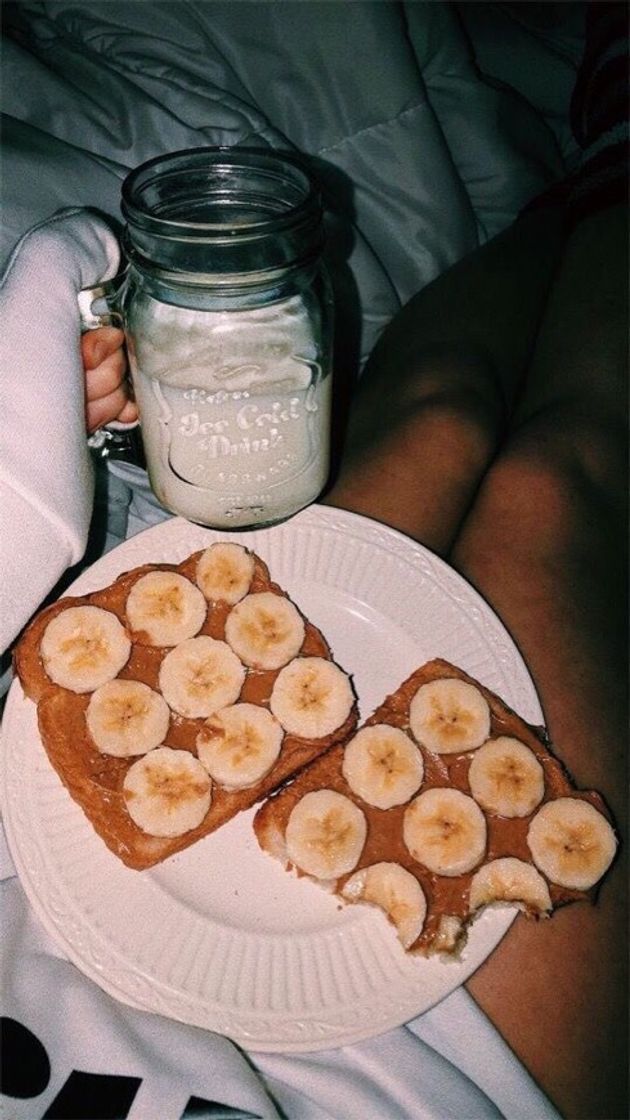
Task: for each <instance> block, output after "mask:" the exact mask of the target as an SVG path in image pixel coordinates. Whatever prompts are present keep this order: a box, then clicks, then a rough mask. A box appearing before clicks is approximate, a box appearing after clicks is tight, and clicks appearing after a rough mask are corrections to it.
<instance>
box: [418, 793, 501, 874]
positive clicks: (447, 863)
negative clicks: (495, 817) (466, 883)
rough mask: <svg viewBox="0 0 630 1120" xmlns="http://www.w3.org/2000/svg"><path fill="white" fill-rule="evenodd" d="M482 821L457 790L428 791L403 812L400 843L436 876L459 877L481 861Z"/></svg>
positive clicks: (478, 811)
mask: <svg viewBox="0 0 630 1120" xmlns="http://www.w3.org/2000/svg"><path fill="white" fill-rule="evenodd" d="M486 831H487V830H486V819H485V817H484V815H483V813H482V812H481V809H480V808H479V806H478V805H477V803H476V802H475V801H473V799H472V797H468V795H467V794H465V793H462V792H461V790H458V789H449V788H438V789H428V790H425V792H424V793H420V794H419V795H418V797H416V799H415V801H412V802H411V804H410V806H409V807H408V809H406V810H405V815H404V818H403V840H404V842H405V844H406V846H407V848H408V850H409V852H410V853H411V855H412V856H413V858H414V859H416V860H418V863H422V864H424V866H425V867H427V868H428V869H429V871H433V872H434V873H435V874H436V875H447V876H452V875H463V874H464V873H465V872H466V871H471V870H472V868H473V867H476V866H477V864H478V863H480V861H481V860H482V859H483V857H484V855H485V851H486Z"/></svg>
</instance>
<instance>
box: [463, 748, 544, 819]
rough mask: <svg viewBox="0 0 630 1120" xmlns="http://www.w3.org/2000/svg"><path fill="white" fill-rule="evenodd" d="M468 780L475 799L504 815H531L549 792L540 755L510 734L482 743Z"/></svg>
mask: <svg viewBox="0 0 630 1120" xmlns="http://www.w3.org/2000/svg"><path fill="white" fill-rule="evenodd" d="M468 783H469V785H470V792H471V793H472V795H473V797H474V799H475V801H477V802H478V803H479V805H481V806H482V808H484V809H486V810H487V811H488V812H489V813H498V815H499V816H500V817H527V816H528V815H529V814H530V813H532V812H533V811H534V809H535V808H536V806H537V805H540V802H541V801H542V799H543V797H544V794H545V773H544V770H543V768H542V766H541V764H540V762H539V761H538V759H537V758H536V755H535V754H534V752H533V751H532V750H530V748H529V747H526V746H525V743H521V741H520V739H513V738H511V737H510V736H508V735H501V736H500V737H499V738H498V739H489V740H488V742H486V743H484V744H483V745H482V746H481V747H479V749H478V750H477V751H476V752H475V754H474V755H473V758H472V762H471V764H470V769H469V771H468Z"/></svg>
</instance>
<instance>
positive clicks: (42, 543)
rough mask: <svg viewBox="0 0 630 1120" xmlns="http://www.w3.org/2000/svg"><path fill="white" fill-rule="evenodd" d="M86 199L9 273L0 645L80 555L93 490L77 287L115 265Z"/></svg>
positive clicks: (110, 241) (29, 237) (2, 376)
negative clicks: (84, 207) (85, 205)
mask: <svg viewBox="0 0 630 1120" xmlns="http://www.w3.org/2000/svg"><path fill="white" fill-rule="evenodd" d="M119 257H120V253H119V246H118V241H117V238H116V236H115V234H114V232H113V231H112V230H111V229H110V228H109V226H108V225H106V224H105V222H104V221H103V220H102V219H101V218H100V217H98V216H97V215H95V214H94V213H92V212H91V211H88V210H79V209H70V210H63V211H60V212H59V213H57V214H55V215H54V216H53V217H52V218H50V219H48V220H47V221H45V222H43V223H41V224H40V225H38V226H35V227H34V228H33V229H31V230H29V232H28V233H26V234H25V235H24V237H22V238H21V239H20V241H19V242H18V244H17V245H16V247H15V249H14V251H13V253H12V255H11V257H10V259H9V262H8V264H7V268H6V271H5V273H4V276H3V277H2V280H1V281H0V313H1V317H2V330H1V332H0V521H1V526H0V650H1V651H5V650H6V649H7V648H8V646H9V645H10V643H11V642H12V641H13V639H14V638H15V636H16V635H17V634H18V632H19V631H20V629H21V628H22V627H23V626H24V625H25V623H26V622H27V621H28V620H29V618H30V617H31V615H32V614H33V613H34V612H35V611H36V610H37V609H38V607H39V605H40V604H41V602H42V600H43V599H44V597H45V596H46V595H47V594H48V592H49V591H50V590H51V589H52V588H53V587H54V585H55V583H56V582H57V580H58V579H59V578H60V576H61V575H63V573H64V571H65V570H66V568H68V567H69V566H70V565H71V564H74V563H76V562H77V561H78V560H80V559H81V557H82V555H83V553H84V551H85V547H86V542H87V534H88V530H89V525H90V517H91V511H92V500H93V489H94V482H93V475H92V467H91V462H90V456H89V451H88V447H87V440H86V430H85V411H84V409H85V403H84V375H83V365H82V361H81V355H80V333H81V328H80V318H79V308H78V303H77V296H78V293H79V291H80V290H81V289H82V288H86V287H91V286H93V285H96V284H98V283H100V282H102V281H104V280H107V279H111V277H113V276H115V275H116V272H117V271H118V265H119Z"/></svg>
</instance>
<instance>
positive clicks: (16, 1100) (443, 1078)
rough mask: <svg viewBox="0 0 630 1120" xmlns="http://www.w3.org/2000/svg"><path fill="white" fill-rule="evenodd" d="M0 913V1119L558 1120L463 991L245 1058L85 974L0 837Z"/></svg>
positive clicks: (240, 1052)
mask: <svg viewBox="0 0 630 1120" xmlns="http://www.w3.org/2000/svg"><path fill="white" fill-rule="evenodd" d="M0 906H2V914H3V939H2V957H1V961H0V965H1V972H0V975H1V990H2V997H1V1005H2V1006H1V1010H2V1015H3V1017H4V1018H3V1044H4V1046H3V1049H4V1065H3V1069H4V1072H3V1082H4V1083H6V1085H7V1087H8V1086H9V1084H11V1086H12V1087H13V1088H14V1089H16V1088H18V1087H19V1090H20V1092H19V1095H18V1094H17V1093H15V1095H11V1096H9V1095H8V1094H7V1093H3V1094H2V1095H1V1096H0V1115H3V1116H6V1117H7V1118H10V1120H36V1118H39V1117H42V1118H44V1117H47V1118H50V1120H68V1117H69V1116H74V1117H80V1118H81V1120H103V1117H104V1116H109V1117H111V1116H115V1117H116V1118H117V1120H123V1118H124V1117H127V1118H128V1120H185V1118H188V1117H190V1118H191V1120H192V1117H195V1118H196V1120H200V1118H207V1120H247V1118H249V1117H261V1118H263V1120H463V1118H464V1117H465V1118H466V1120H498V1118H500V1117H507V1118H509V1120H559V1114H558V1113H557V1112H556V1111H555V1109H554V1108H553V1107H552V1106H551V1105H550V1103H549V1102H548V1100H547V1099H546V1097H544V1096H543V1094H542V1093H541V1092H540V1091H539V1090H538V1088H537V1087H536V1086H535V1084H534V1083H533V1081H532V1080H531V1078H530V1077H529V1076H528V1075H527V1074H526V1073H525V1071H524V1070H523V1068H522V1066H521V1065H520V1063H519V1062H518V1061H516V1059H515V1058H514V1056H513V1054H512V1053H511V1052H510V1050H508V1048H507V1046H506V1045H505V1043H504V1042H503V1041H502V1040H501V1038H500V1037H499V1035H498V1034H497V1032H496V1031H495V1030H494V1028H493V1027H492V1026H491V1024H490V1023H489V1021H488V1020H487V1019H486V1018H485V1016H484V1015H482V1013H481V1012H480V1011H479V1009H478V1008H477V1007H476V1005H475V1004H474V1003H473V1001H472V999H471V998H470V996H468V994H467V993H466V992H465V990H464V989H463V988H460V989H458V990H457V991H455V992H454V993H453V994H452V995H450V996H449V997H448V998H447V999H445V1000H443V1001H442V1002H441V1003H440V1004H438V1006H437V1007H435V1008H433V1009H432V1010H431V1011H429V1012H426V1013H425V1014H424V1015H422V1016H420V1017H419V1018H417V1019H415V1020H413V1021H412V1022H411V1023H409V1024H407V1025H406V1026H404V1027H399V1028H398V1029H396V1030H392V1031H388V1032H387V1033H386V1034H384V1035H381V1036H380V1037H379V1038H375V1039H371V1040H369V1041H368V1042H362V1043H358V1044H356V1045H353V1046H344V1047H340V1048H339V1049H336V1050H325V1051H320V1052H317V1053H312V1054H263V1053H246V1052H245V1051H243V1050H241V1049H240V1048H239V1047H238V1046H236V1045H235V1044H234V1043H232V1042H230V1040H229V1039H226V1038H223V1037H221V1036H220V1035H216V1034H213V1033H212V1032H210V1031H203V1030H200V1029H198V1028H196V1027H190V1026H187V1025H185V1024H182V1023H176V1022H172V1021H170V1020H168V1019H164V1018H162V1017H161V1016H158V1015H152V1014H149V1013H147V1012H143V1011H137V1010H134V1009H132V1008H129V1007H126V1006H124V1005H123V1004H121V1003H117V1002H116V1000H114V999H112V998H111V997H110V996H109V995H107V994H106V993H105V992H103V991H102V990H101V989H100V988H99V987H98V986H97V985H96V984H94V983H93V982H92V981H90V980H88V979H86V978H85V977H84V976H83V975H82V974H81V973H80V972H79V970H78V969H76V968H75V967H74V965H72V964H70V963H69V962H68V961H67V960H66V959H65V957H64V956H63V954H62V953H61V952H60V950H59V949H58V947H57V946H56V944H55V943H54V941H53V940H52V939H51V938H50V937H49V936H48V934H47V933H46V931H45V930H44V929H43V927H42V926H41V925H40V924H39V922H38V921H37V920H36V918H35V917H34V915H33V912H32V910H31V908H30V906H29V905H28V902H27V900H26V898H25V896H24V892H23V890H22V887H21V885H20V882H19V880H18V878H17V877H16V875H15V870H14V867H13V864H12V861H11V857H10V854H9V852H8V849H7V847H6V842H5V840H4V834H3V832H2V829H1V828H0ZM114 1109H115V1110H114Z"/></svg>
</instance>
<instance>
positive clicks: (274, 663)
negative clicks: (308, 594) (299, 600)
mask: <svg viewBox="0 0 630 1120" xmlns="http://www.w3.org/2000/svg"><path fill="white" fill-rule="evenodd" d="M304 633H305V629H304V619H303V618H302V615H301V614H300V612H299V611H298V609H297V607H296V606H294V605H293V603H292V602H291V601H290V600H289V599H285V598H284V596H282V595H274V594H273V592H272V591H260V592H258V593H256V594H255V595H246V597H245V598H244V599H241V601H240V602H239V603H237V604H236V606H235V607H233V608H232V610H231V611H230V613H229V615H228V616H227V619H226V620H225V640H226V642H228V644H229V645H230V646H231V647H232V649H233V650H234V652H235V653H237V654H238V656H239V657H240V659H241V661H243V662H244V664H245V665H249V666H250V668H252V669H279V668H280V667H281V666H282V665H286V664H287V662H288V661H291V659H292V658H293V657H295V656H296V654H297V653H299V651H300V650H301V648H302V643H303V642H304Z"/></svg>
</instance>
